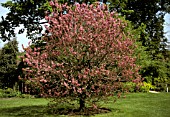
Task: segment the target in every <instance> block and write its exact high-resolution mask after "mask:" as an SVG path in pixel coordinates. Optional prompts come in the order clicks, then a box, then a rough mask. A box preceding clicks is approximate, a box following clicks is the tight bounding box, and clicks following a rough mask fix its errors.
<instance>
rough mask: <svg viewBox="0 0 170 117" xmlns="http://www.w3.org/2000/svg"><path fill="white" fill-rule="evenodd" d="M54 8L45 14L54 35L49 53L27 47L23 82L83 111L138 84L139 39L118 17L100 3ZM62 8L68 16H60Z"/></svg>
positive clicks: (55, 5) (48, 42) (48, 44)
mask: <svg viewBox="0 0 170 117" xmlns="http://www.w3.org/2000/svg"><path fill="white" fill-rule="evenodd" d="M50 5H51V6H52V8H53V11H54V12H52V13H51V14H49V15H48V16H46V20H47V21H48V22H49V24H50V26H49V27H46V28H47V30H48V31H49V32H50V34H51V36H45V37H44V38H43V40H44V41H45V42H46V46H45V48H46V49H44V50H40V49H41V48H34V49H32V48H31V47H29V48H27V49H26V57H25V58H24V62H25V63H27V65H28V66H29V67H27V68H25V69H24V71H25V73H26V75H25V78H26V79H28V81H30V82H32V83H33V85H34V84H35V85H34V86H35V87H39V89H40V92H41V95H42V96H45V97H55V98H59V99H65V98H69V99H74V100H78V101H79V105H80V107H79V109H80V110H83V109H84V108H85V102H86V100H90V101H91V102H92V103H95V101H96V99H99V98H102V97H107V96H110V95H114V93H117V94H118V96H120V95H119V93H121V92H124V91H125V89H124V87H123V82H126V81H129V82H130V81H131V82H140V80H141V79H140V75H139V74H138V66H136V65H135V58H134V57H133V54H134V49H135V43H134V42H135V40H134V39H133V36H132V35H131V34H130V33H129V31H130V30H128V29H127V28H126V26H127V23H126V22H125V21H123V20H121V19H120V18H118V16H117V14H116V13H114V12H111V13H110V12H108V10H107V8H106V6H105V5H103V6H101V5H99V4H98V3H97V4H94V5H90V6H89V5H86V4H81V5H80V4H78V3H77V4H76V5H75V6H74V7H69V6H66V5H65V4H64V5H60V4H58V3H57V2H50ZM63 7H65V8H67V14H65V15H64V14H59V13H60V12H61V11H63V9H62V8H63ZM64 97H65V98H64ZM65 101H66V100H65Z"/></svg>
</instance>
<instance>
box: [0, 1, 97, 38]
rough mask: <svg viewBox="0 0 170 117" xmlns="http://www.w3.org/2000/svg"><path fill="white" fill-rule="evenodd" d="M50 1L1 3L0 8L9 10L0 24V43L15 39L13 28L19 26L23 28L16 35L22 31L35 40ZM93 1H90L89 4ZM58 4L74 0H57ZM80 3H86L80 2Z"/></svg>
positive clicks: (71, 2) (43, 22) (49, 9)
mask: <svg viewBox="0 0 170 117" xmlns="http://www.w3.org/2000/svg"><path fill="white" fill-rule="evenodd" d="M49 1H50V0H11V1H7V2H6V3H2V6H3V7H5V8H8V9H9V11H10V12H9V13H7V16H6V18H4V17H3V16H2V17H1V18H2V21H1V22H0V38H1V39H2V41H6V40H10V38H13V37H15V32H14V30H15V27H19V26H20V25H21V24H22V25H23V26H24V28H21V29H20V30H19V31H18V32H17V33H19V34H21V33H23V32H24V31H26V32H27V36H28V38H30V39H32V40H36V39H37V38H36V35H37V34H41V32H42V30H43V29H42V25H41V24H45V23H47V22H46V21H42V20H43V19H44V17H45V12H46V13H50V12H51V11H52V8H51V7H50V5H49ZM92 1H94V0H91V2H92ZM59 2H60V3H65V2H68V3H69V4H73V3H74V2H75V1H74V0H70V1H67V0H59ZM81 2H88V1H86V0H81Z"/></svg>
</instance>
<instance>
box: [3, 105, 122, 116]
mask: <svg viewBox="0 0 170 117" xmlns="http://www.w3.org/2000/svg"><path fill="white" fill-rule="evenodd" d="M49 110H50V109H49V108H48V106H43V105H42V106H21V107H12V108H3V109H0V113H1V114H2V115H4V116H6V117H48V116H50V117H53V116H54V117H56V116H59V115H71V116H76V115H83V116H90V115H95V114H101V113H109V112H111V111H119V110H117V109H113V108H112V109H108V108H98V109H93V108H91V107H89V108H86V109H85V110H84V111H79V110H78V109H75V108H57V109H55V112H54V113H51V112H50V111H49Z"/></svg>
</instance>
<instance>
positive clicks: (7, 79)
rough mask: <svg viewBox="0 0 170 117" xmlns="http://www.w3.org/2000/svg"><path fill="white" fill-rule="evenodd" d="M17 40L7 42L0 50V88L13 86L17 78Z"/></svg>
mask: <svg viewBox="0 0 170 117" xmlns="http://www.w3.org/2000/svg"><path fill="white" fill-rule="evenodd" d="M17 53H18V42H17V41H16V39H14V40H12V41H10V42H8V43H7V44H5V45H4V47H3V48H2V49H1V51H0V74H1V75H0V88H5V87H10V88H13V86H14V84H15V82H16V81H17V80H18V74H17Z"/></svg>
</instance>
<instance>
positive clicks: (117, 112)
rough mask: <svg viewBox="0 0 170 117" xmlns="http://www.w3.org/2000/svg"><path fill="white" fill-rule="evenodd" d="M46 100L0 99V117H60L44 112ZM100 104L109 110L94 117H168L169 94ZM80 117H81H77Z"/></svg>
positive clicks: (137, 95)
mask: <svg viewBox="0 0 170 117" xmlns="http://www.w3.org/2000/svg"><path fill="white" fill-rule="evenodd" d="M47 103H48V101H47V100H46V99H20V98H8V99H4V98H3V99H0V117H60V116H62V115H60V116H59V115H58V116H57V115H50V114H48V113H46V112H45V107H46V105H47ZM101 104H102V105H103V106H104V107H106V108H109V109H111V110H112V111H111V112H110V113H107V114H98V115H95V116H94V117H170V93H159V94H153V93H134V94H128V95H127V97H126V98H125V99H124V98H122V99H119V100H117V102H116V103H114V101H113V99H111V98H110V99H109V103H106V104H105V103H104V102H101ZM63 116H64V115H63ZM64 117H66V116H64ZM77 117H81V116H77Z"/></svg>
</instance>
